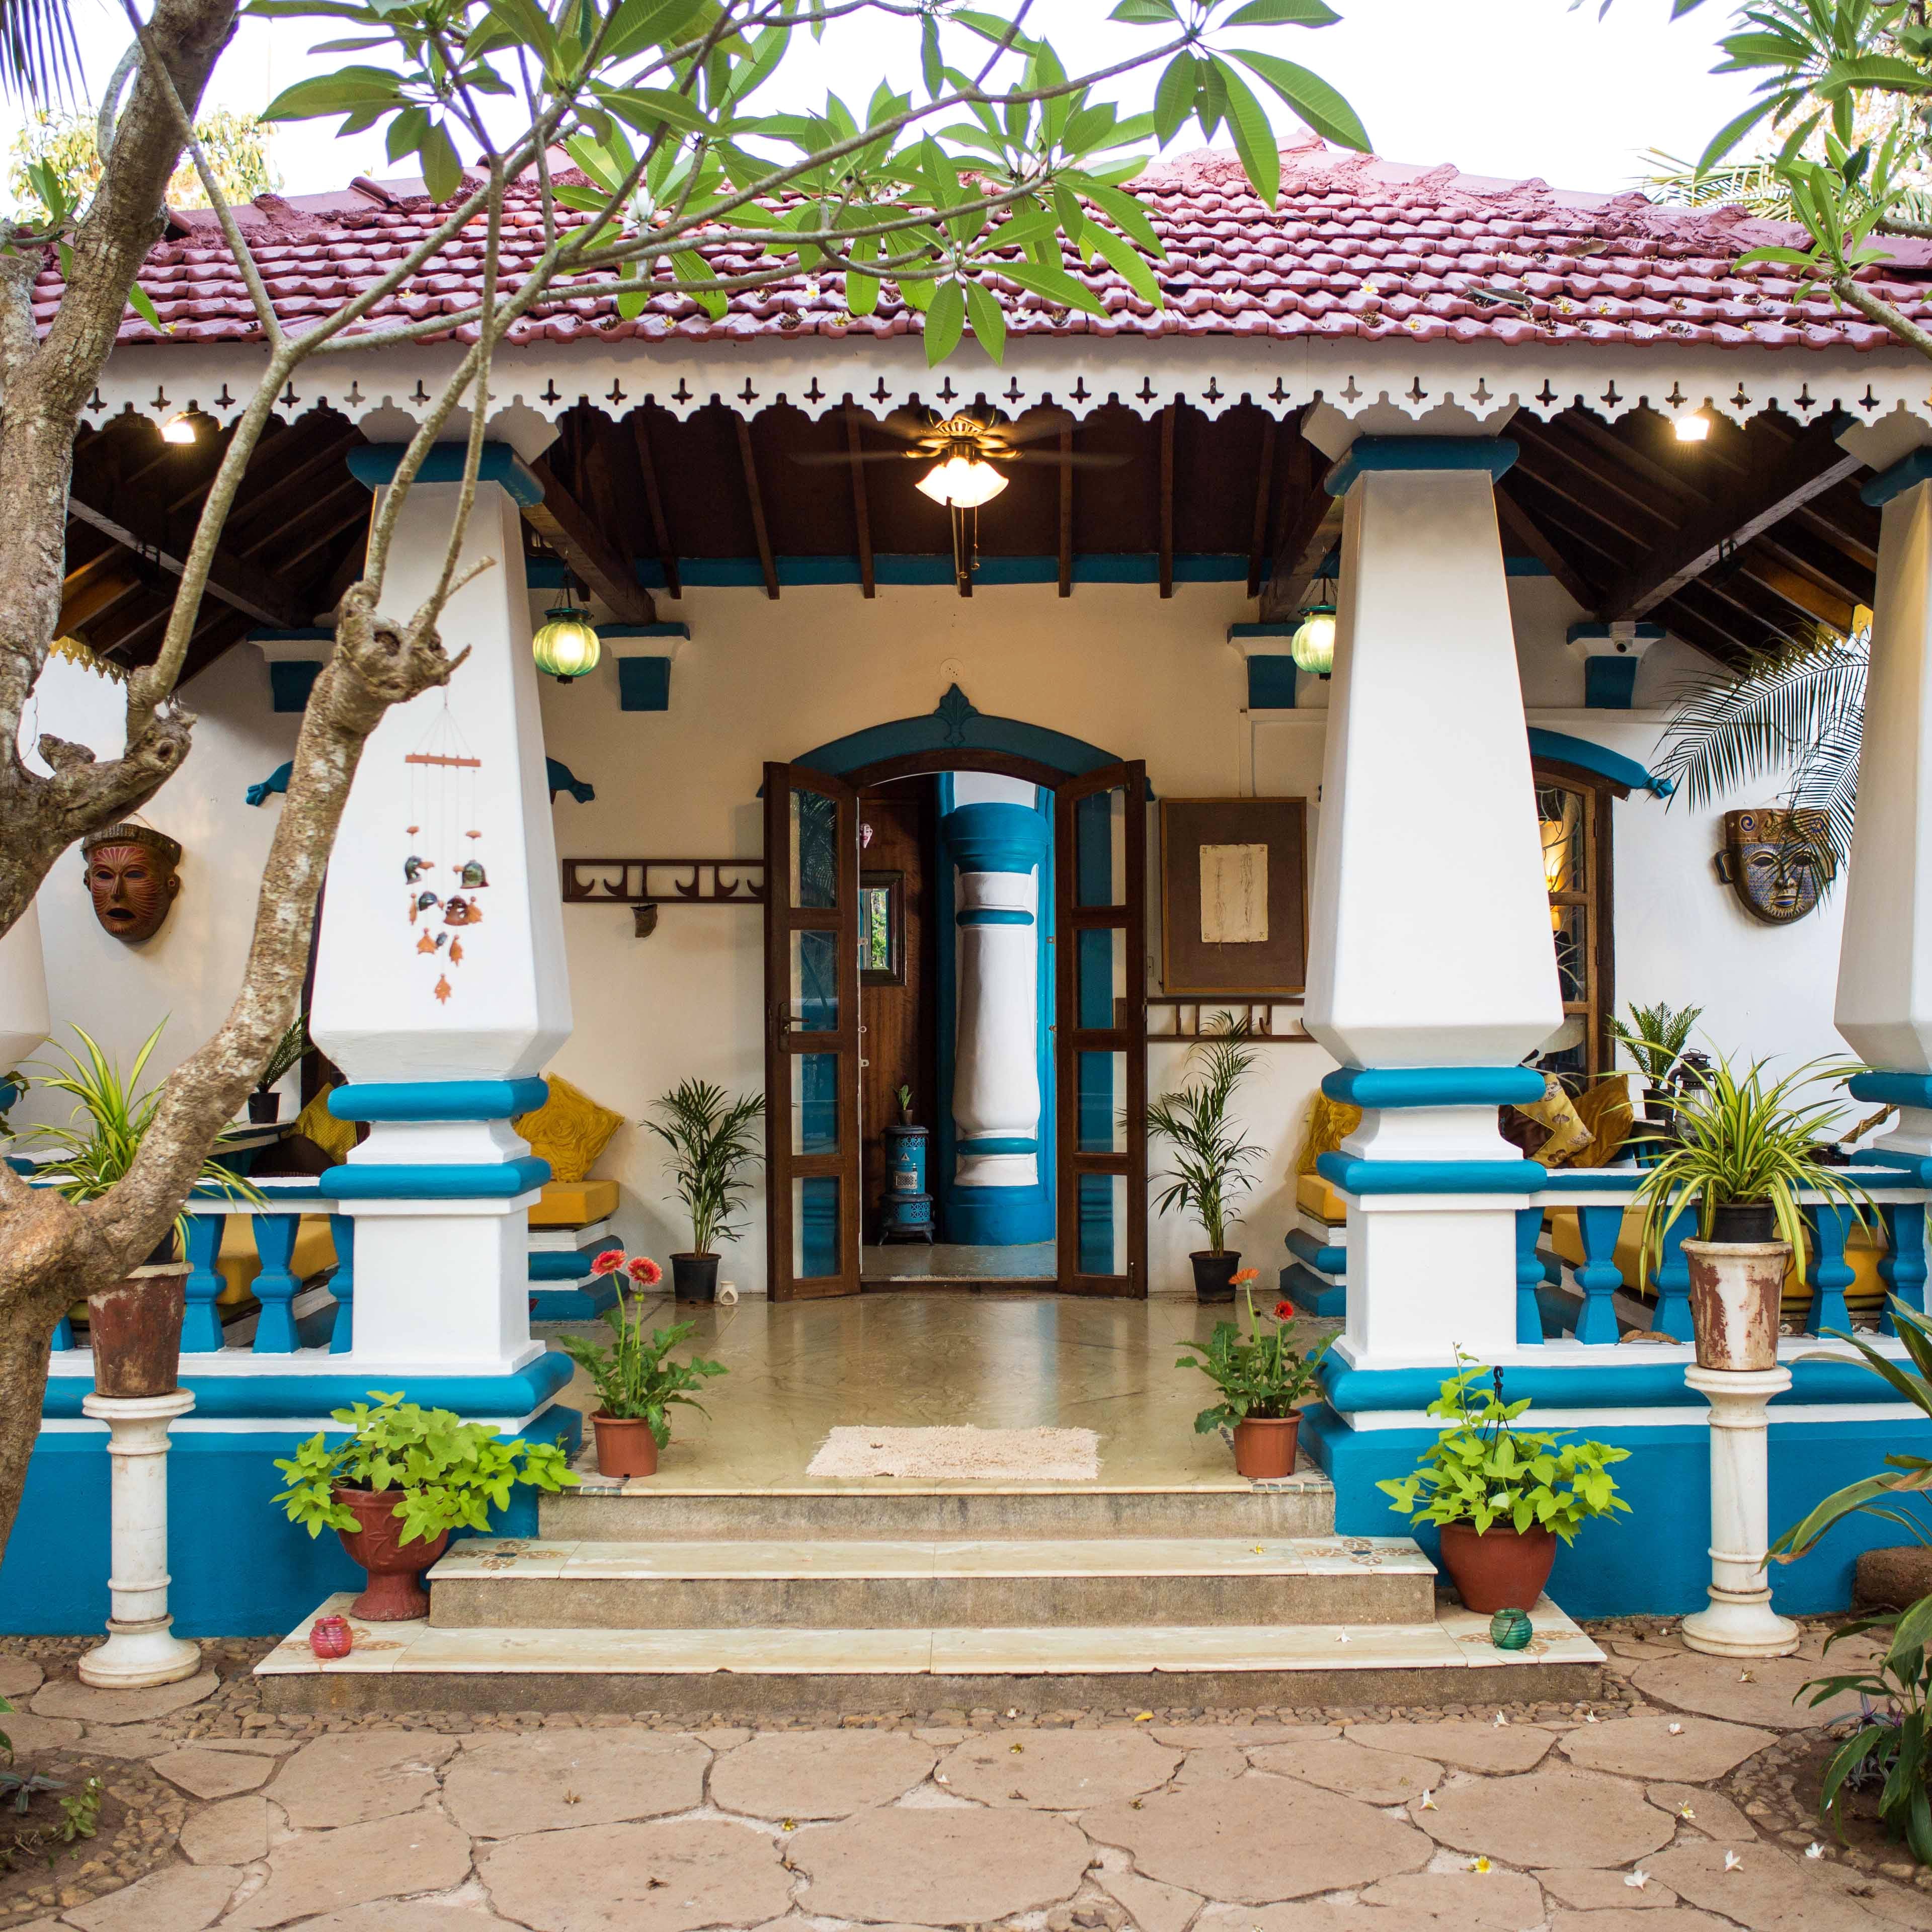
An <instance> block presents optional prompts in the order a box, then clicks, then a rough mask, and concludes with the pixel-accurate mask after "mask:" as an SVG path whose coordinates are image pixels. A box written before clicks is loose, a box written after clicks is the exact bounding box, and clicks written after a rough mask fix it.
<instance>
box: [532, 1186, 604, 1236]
mask: <svg viewBox="0 0 1932 1932" xmlns="http://www.w3.org/2000/svg"><path fill="white" fill-rule="evenodd" d="M616 1211H617V1184H616V1182H615V1181H546V1182H545V1183H544V1190H543V1193H542V1194H541V1196H539V1198H538V1201H537V1202H536V1205H535V1206H534V1207H533V1208H531V1210H530V1226H532V1228H587V1227H589V1225H590V1224H591V1223H592V1222H593V1221H601V1220H603V1219H604V1217H605V1216H606V1215H607V1214H615V1213H616Z"/></svg>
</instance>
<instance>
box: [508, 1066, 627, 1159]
mask: <svg viewBox="0 0 1932 1932" xmlns="http://www.w3.org/2000/svg"><path fill="white" fill-rule="evenodd" d="M549 1079H550V1098H549V1099H548V1100H546V1101H545V1102H544V1103H543V1105H542V1106H541V1107H539V1108H538V1109H537V1110H536V1111H535V1113H532V1114H526V1115H524V1116H523V1118H522V1119H521V1120H520V1121H517V1133H520V1134H521V1135H522V1136H523V1138H524V1139H525V1140H526V1141H528V1142H529V1144H530V1151H531V1153H532V1154H535V1155H536V1156H537V1157H538V1159H539V1160H547V1161H548V1162H549V1163H550V1178H551V1180H553V1181H581V1180H582V1179H583V1178H584V1176H585V1175H587V1174H588V1173H589V1172H590V1169H591V1166H592V1163H594V1162H595V1160H596V1158H597V1157H598V1155H599V1154H601V1153H602V1152H603V1151H604V1148H606V1147H607V1145H609V1143H610V1136H612V1135H613V1134H614V1133H616V1131H617V1130H618V1129H619V1127H622V1125H623V1124H624V1117H623V1115H622V1114H613V1113H612V1112H611V1111H610V1109H609V1108H608V1107H602V1106H598V1103H596V1102H595V1100H592V1099H591V1097H590V1096H589V1094H586V1093H585V1092H584V1091H583V1089H582V1088H578V1087H573V1086H572V1085H571V1084H570V1082H568V1080H565V1079H559V1077H558V1076H556V1074H554V1073H553V1074H551V1075H550V1076H549Z"/></svg>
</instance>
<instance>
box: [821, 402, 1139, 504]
mask: <svg viewBox="0 0 1932 1932" xmlns="http://www.w3.org/2000/svg"><path fill="white" fill-rule="evenodd" d="M1072 420H1073V419H1071V418H1070V417H1069V416H1064V415H1063V414H1061V413H1060V412H1059V411H1058V410H1055V411H1053V412H1051V413H1047V414H1046V416H1045V417H1044V419H1043V420H1040V421H1036V422H1030V423H1028V424H1025V425H1021V424H1018V423H1008V422H981V421H980V419H979V418H978V417H977V416H974V415H972V414H971V413H968V412H967V411H965V410H962V411H961V412H960V413H959V414H958V415H957V416H946V417H940V418H935V419H934V420H933V421H932V422H930V423H929V425H927V426H926V428H923V429H913V428H910V427H909V426H907V425H904V424H902V423H895V422H891V421H887V422H882V423H880V424H877V425H876V427H877V428H880V429H881V430H883V431H885V433H886V434H887V435H888V436H895V437H899V438H901V440H903V441H904V443H906V445H907V447H906V448H905V449H862V450H854V451H850V452H847V451H844V450H811V451H799V452H795V453H794V454H793V458H792V460H793V462H794V463H805V464H806V465H808V466H813V467H829V466H832V465H834V464H842V463H852V462H858V463H898V462H904V461H910V462H914V463H917V462H930V463H933V465H934V466H933V468H932V469H929V470H928V471H927V472H926V474H925V475H923V476H922V477H921V478H919V481H918V483H917V484H916V485H915V486H914V487H916V488H917V489H919V490H921V491H922V492H923V493H925V494H926V496H930V497H931V498H932V500H933V501H934V502H935V503H941V504H944V505H946V506H947V508H950V509H956V510H975V509H977V508H979V507H980V505H981V504H982V503H987V502H992V499H994V498H995V496H998V494H999V493H1000V492H1001V490H1004V488H1005V487H1007V481H1008V479H1007V478H1006V477H1004V476H1003V475H1001V474H1000V472H999V471H998V469H995V468H993V467H992V466H993V465H994V464H995V463H1043V464H1049V465H1054V466H1058V465H1061V464H1070V465H1071V466H1073V467H1074V468H1076V469H1117V468H1118V467H1119V466H1120V465H1121V464H1122V463H1125V462H1126V461H1127V458H1126V457H1125V456H1124V455H1094V454H1090V453H1088V452H1085V451H1081V452H1074V451H1061V450H1057V449H1056V450H1037V449H1022V448H1020V447H1019V445H1021V444H1022V443H1037V442H1038V441H1040V440H1041V438H1043V437H1049V436H1058V435H1059V434H1060V433H1061V431H1063V430H1064V429H1067V428H1071V426H1072Z"/></svg>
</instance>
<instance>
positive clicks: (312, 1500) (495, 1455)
mask: <svg viewBox="0 0 1932 1932" xmlns="http://www.w3.org/2000/svg"><path fill="white" fill-rule="evenodd" d="M369 1393H370V1394H371V1395H372V1396H374V1397H375V1399H376V1401H375V1406H374V1408H373V1409H372V1408H371V1406H369V1404H368V1403H363V1402H359V1403H355V1404H354V1405H353V1406H351V1407H350V1408H348V1409H337V1410H335V1412H333V1413H334V1419H335V1421H336V1422H337V1423H338V1424H340V1425H341V1427H342V1428H344V1429H345V1430H347V1431H348V1432H349V1435H348V1439H347V1441H346V1442H338V1443H335V1444H333V1445H332V1444H331V1443H330V1442H329V1436H328V1433H327V1432H326V1431H325V1432H323V1433H322V1434H320V1435H317V1436H311V1437H310V1438H309V1439H308V1441H307V1442H304V1443H301V1444H299V1445H298V1446H297V1448H296V1453H295V1454H294V1455H293V1457H290V1459H289V1460H287V1461H284V1460H281V1459H280V1458H279V1457H278V1459H277V1460H276V1463H275V1467H276V1468H277V1469H279V1470H281V1472H282V1474H283V1475H284V1476H285V1477H287V1478H288V1484H289V1486H288V1487H287V1489H286V1490H283V1491H282V1492H281V1493H280V1494H279V1495H278V1496H277V1497H276V1498H275V1501H276V1502H278V1503H280V1504H281V1505H283V1507H284V1508H285V1509H286V1510H287V1512H288V1517H289V1520H290V1522H291V1523H302V1524H305V1525H306V1526H307V1527H308V1533H309V1535H311V1536H312V1537H314V1536H320V1535H321V1534H322V1532H323V1531H324V1530H325V1529H332V1530H334V1531H335V1532H337V1533H338V1535H340V1536H341V1538H342V1547H343V1548H344V1550H347V1551H348V1553H349V1554H350V1556H352V1557H353V1558H354V1559H355V1560H356V1562H358V1563H359V1564H361V1565H362V1568H364V1569H365V1571H367V1572H368V1588H367V1589H365V1590H364V1592H362V1595H360V1596H359V1597H358V1598H356V1601H355V1602H354V1603H353V1604H351V1605H350V1610H351V1611H352V1613H353V1614H354V1615H355V1616H359V1617H363V1618H365V1619H368V1621H369V1622H371V1623H397V1622H402V1621H403V1620H404V1619H408V1618H412V1617H422V1616H428V1613H429V1596H428V1592H426V1591H425V1589H423V1587H422V1584H421V1583H419V1581H418V1579H419V1577H421V1576H422V1573H423V1572H424V1571H425V1570H427V1569H428V1568H429V1567H430V1566H431V1565H432V1564H433V1563H434V1562H435V1561H436V1560H437V1558H438V1557H439V1556H441V1555H442V1554H443V1550H444V1549H445V1548H446V1547H447V1546H448V1544H449V1535H450V1532H451V1531H452V1530H453V1529H475V1530H481V1531H484V1532H487V1531H488V1529H489V1528H490V1511H492V1510H493V1509H497V1510H500V1509H502V1508H504V1507H505V1505H507V1504H508V1502H509V1500H510V1493H511V1490H514V1488H515V1487H517V1484H519V1483H527V1484H529V1486H530V1487H532V1489H538V1490H551V1491H555V1490H560V1489H562V1488H563V1487H565V1484H570V1483H574V1482H575V1481H577V1478H576V1477H575V1476H574V1475H572V1474H571V1469H570V1465H569V1463H568V1460H566V1459H565V1455H564V1453H563V1451H562V1449H561V1448H558V1447H557V1446H556V1445H555V1444H553V1443H548V1442H524V1441H523V1439H522V1438H521V1437H520V1436H519V1437H517V1438H516V1439H514V1440H513V1441H508V1442H506V1441H505V1439H503V1438H502V1436H499V1435H498V1434H497V1433H496V1430H493V1429H492V1428H491V1427H490V1425H489V1424H487V1422H465V1421H463V1419H462V1418H460V1416H458V1415H456V1414H455V1412H453V1411H452V1410H449V1409H424V1408H422V1407H420V1406H419V1405H418V1404H416V1403H413V1402H405V1401H404V1400H403V1397H402V1394H401V1391H395V1392H394V1393H392V1394H385V1393H384V1392H383V1391H382V1390H380V1389H371V1391H369Z"/></svg>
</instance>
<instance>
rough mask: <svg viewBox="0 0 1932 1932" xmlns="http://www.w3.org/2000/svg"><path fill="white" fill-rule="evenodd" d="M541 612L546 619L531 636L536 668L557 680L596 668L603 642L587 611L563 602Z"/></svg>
mask: <svg viewBox="0 0 1932 1932" xmlns="http://www.w3.org/2000/svg"><path fill="white" fill-rule="evenodd" d="M544 618H545V619H546V620H547V621H546V622H544V625H543V627H542V628H541V629H540V630H539V631H538V632H537V634H536V635H535V637H532V639H531V640H530V653H531V655H532V656H533V657H534V658H535V659H536V661H537V669H538V670H540V671H543V672H544V673H547V675H548V676H551V677H553V678H555V679H556V681H557V682H558V683H559V684H568V682H570V681H571V679H572V678H574V677H582V676H583V675H584V674H585V673H586V672H589V671H593V670H595V669H596V668H597V660H598V656H599V655H601V652H602V649H603V646H602V645H601V643H599V642H598V637H597V633H596V631H595V630H594V629H593V628H592V625H591V622H590V613H589V611H588V610H580V608H578V607H577V605H575V604H559V606H558V607H556V609H555V610H546V611H545V612H544Z"/></svg>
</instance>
